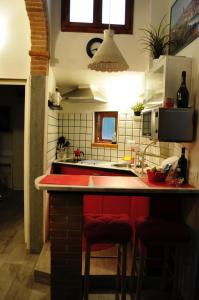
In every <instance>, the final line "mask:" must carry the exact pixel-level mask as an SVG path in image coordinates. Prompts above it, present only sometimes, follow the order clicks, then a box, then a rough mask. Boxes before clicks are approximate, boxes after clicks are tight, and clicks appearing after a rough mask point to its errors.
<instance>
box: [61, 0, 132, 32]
mask: <svg viewBox="0 0 199 300" xmlns="http://www.w3.org/2000/svg"><path fill="white" fill-rule="evenodd" d="M133 10H134V0H126V9H125V24H124V25H115V24H111V29H113V30H115V33H118V34H132V33H133V15H134V13H133ZM101 20H102V0H94V7H93V23H78V22H70V0H62V1H61V31H70V32H91V33H95V32H96V33H103V31H104V29H107V28H108V26H107V25H108V24H102V22H101Z"/></svg>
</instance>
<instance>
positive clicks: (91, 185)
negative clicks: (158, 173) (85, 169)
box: [35, 174, 199, 195]
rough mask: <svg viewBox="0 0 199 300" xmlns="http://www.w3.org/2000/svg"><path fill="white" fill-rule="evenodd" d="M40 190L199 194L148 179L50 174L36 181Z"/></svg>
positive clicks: (189, 187) (186, 188) (197, 190)
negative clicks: (151, 181)
mask: <svg viewBox="0 0 199 300" xmlns="http://www.w3.org/2000/svg"><path fill="white" fill-rule="evenodd" d="M35 185H36V188H37V189H38V190H48V191H68V192H83V193H84V192H98V193H106V194H109V193H120V194H125V193H132V194H134V195H135V194H137V195H138V194H154V193H164V194H165V193H183V194H199V188H195V187H193V186H190V185H181V186H177V187H176V186H171V185H169V184H167V183H150V182H148V179H146V178H139V177H133V176H132V177H124V176H122V177H120V176H90V175H61V174H49V175H43V176H40V177H38V178H37V179H36V180H35Z"/></svg>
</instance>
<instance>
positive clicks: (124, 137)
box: [118, 135, 126, 143]
mask: <svg viewBox="0 0 199 300" xmlns="http://www.w3.org/2000/svg"><path fill="white" fill-rule="evenodd" d="M125 139H126V136H125V135H119V136H118V143H124V142H125Z"/></svg>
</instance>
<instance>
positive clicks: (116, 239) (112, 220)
mask: <svg viewBox="0 0 199 300" xmlns="http://www.w3.org/2000/svg"><path fill="white" fill-rule="evenodd" d="M84 236H85V240H86V256H85V273H84V300H88V294H89V274H90V259H91V258H92V256H91V248H92V246H93V245H94V244H118V255H117V256H116V257H114V256H108V257H100V258H117V281H116V282H117V292H116V297H118V293H119V292H118V290H119V284H121V295H122V298H121V299H122V300H125V299H126V264H127V245H128V243H129V242H130V241H131V237H132V227H131V222H130V218H129V216H128V215H127V214H114V215H113V214H86V215H84ZM120 265H121V267H120ZM120 273H121V275H120ZM120 279H121V283H120Z"/></svg>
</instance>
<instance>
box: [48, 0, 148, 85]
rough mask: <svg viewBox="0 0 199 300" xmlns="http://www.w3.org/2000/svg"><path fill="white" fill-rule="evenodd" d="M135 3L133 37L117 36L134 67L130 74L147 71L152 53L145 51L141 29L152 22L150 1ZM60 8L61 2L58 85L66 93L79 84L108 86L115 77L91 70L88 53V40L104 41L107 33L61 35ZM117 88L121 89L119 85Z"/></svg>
mask: <svg viewBox="0 0 199 300" xmlns="http://www.w3.org/2000/svg"><path fill="white" fill-rule="evenodd" d="M134 3H135V4H134V28H133V35H115V37H114V39H115V41H116V43H117V45H118V47H119V48H120V50H121V52H122V53H123V55H124V57H125V59H126V60H127V62H128V64H129V66H130V72H143V71H144V70H145V69H146V66H147V63H148V53H146V52H144V51H143V47H142V46H141V44H140V42H139V39H140V37H141V31H140V30H139V28H140V27H142V26H145V25H146V24H147V23H148V3H149V2H148V0H135V1H134ZM60 5H61V0H57V1H53V2H52V20H53V26H52V30H53V32H52V39H51V65H52V67H53V69H54V71H55V76H56V81H57V83H58V86H59V87H62V90H64V89H65V87H66V86H67V85H69V86H74V85H77V84H88V83H92V84H97V85H98V86H104V83H105V82H106V81H107V79H108V80H109V79H110V78H115V77H114V74H105V73H101V72H95V71H91V70H88V69H87V65H88V64H89V61H90V58H89V57H88V55H87V53H86V45H87V43H88V41H89V40H90V39H91V38H93V37H101V38H103V34H97V33H79V32H78V33H75V32H61V31H60V20H61V17H60V12H61V8H60ZM123 74H127V73H126V72H124V73H123ZM116 77H117V76H116ZM115 88H116V89H117V85H116V86H115ZM119 88H120V87H119Z"/></svg>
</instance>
